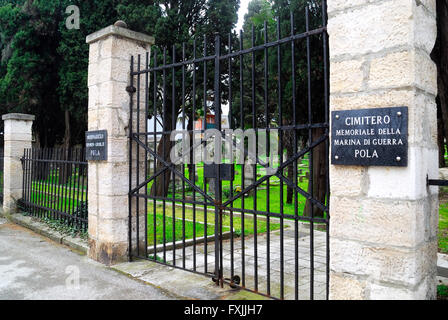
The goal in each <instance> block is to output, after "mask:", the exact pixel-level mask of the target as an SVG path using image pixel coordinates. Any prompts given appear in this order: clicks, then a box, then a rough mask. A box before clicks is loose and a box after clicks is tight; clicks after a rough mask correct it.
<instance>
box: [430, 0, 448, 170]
mask: <svg viewBox="0 0 448 320" xmlns="http://www.w3.org/2000/svg"><path fill="white" fill-rule="evenodd" d="M431 58H432V60H434V62H435V63H436V64H437V87H438V99H437V107H438V109H439V110H438V113H437V114H438V120H439V121H441V124H442V125H443V126H442V127H441V128H440V127H439V128H438V129H439V130H438V132H439V135H440V134H442V135H443V136H442V137H440V136H439V149H440V150H441V152H442V156H443V155H444V153H445V152H444V149H445V146H446V143H447V139H448V105H447V103H448V87H447V86H448V4H447V2H446V0H437V41H436V45H435V47H434V49H433V51H432V53H431ZM440 144H442V145H440ZM440 160H441V159H440ZM444 162H445V161H443V162H442V161H440V163H439V165H440V166H443V165H445V163H444Z"/></svg>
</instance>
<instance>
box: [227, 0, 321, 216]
mask: <svg viewBox="0 0 448 320" xmlns="http://www.w3.org/2000/svg"><path fill="white" fill-rule="evenodd" d="M306 8H307V9H308V12H309V14H308V22H309V25H308V27H309V29H310V30H313V29H316V28H318V27H321V26H322V22H323V21H322V7H321V1H318V0H298V1H288V0H274V1H267V0H253V1H251V2H250V3H249V6H248V13H247V14H246V16H245V23H244V26H243V29H244V34H243V39H244V45H245V47H248V46H250V45H252V42H253V43H254V45H260V44H262V43H263V42H264V41H265V39H264V38H265V34H267V37H268V39H267V41H273V40H276V39H277V38H284V37H287V36H290V35H291V32H293V33H295V34H298V33H303V32H305V31H306V14H305V13H306ZM291 13H292V15H293V23H294V28H293V30H292V28H291ZM264 21H266V27H267V30H266V31H265V30H264V27H265V23H264ZM277 26H278V28H277ZM252 30H253V31H252ZM252 38H253V39H252ZM322 44H323V38H322V35H315V36H312V37H310V38H309V49H310V73H308V68H307V67H308V59H307V50H308V43H307V40H306V39H301V40H298V41H295V43H294V45H295V56H294V58H295V68H294V70H293V68H292V64H291V61H292V59H291V58H292V50H291V45H290V44H288V45H282V46H279V47H278V48H277V47H274V49H269V50H268V63H267V65H268V81H267V82H268V84H267V93H268V94H267V102H265V96H264V92H265V86H266V84H265V80H264V53H263V52H262V51H260V52H258V53H256V54H255V68H252V67H251V64H252V61H251V60H252V59H251V57H247V58H246V59H245V60H244V64H245V66H244V75H243V78H244V79H245V80H244V86H243V87H244V90H243V93H244V96H243V98H242V99H243V106H244V107H243V117H242V118H241V119H242V121H243V122H244V124H242V126H247V125H250V126H253V125H257V126H261V127H266V126H269V125H271V126H278V125H283V126H288V125H292V124H293V119H294V111H295V119H296V124H306V123H308V121H309V116H310V113H309V111H308V109H309V106H311V118H312V123H313V124H315V123H323V122H324V120H325V95H324V94H323V92H324V79H325V77H326V75H325V74H324V68H323V59H324V52H323V45H322ZM279 54H280V55H279ZM279 57H280V59H278V58H279ZM279 60H280V64H279V62H278V61H279ZM252 71H254V73H255V77H254V81H252ZM292 72H294V75H295V86H294V85H293V76H292V75H293V73H292ZM308 80H309V81H308ZM252 86H253V87H254V90H253V91H252ZM235 89H236V90H235V91H236V92H237V94H236V98H235V99H236V103H234V104H233V105H234V110H233V114H234V115H237V114H240V113H241V112H240V111H239V108H240V107H239V106H240V103H239V102H240V101H239V100H240V97H239V92H238V88H235ZM308 90H309V91H310V95H309V94H308ZM293 93H295V96H296V101H295V105H293V99H292V95H293ZM253 94H254V96H253ZM279 97H280V98H279ZM252 101H253V102H254V106H255V111H252V107H253V106H252ZM280 106H281V113H282V114H281V117H280ZM265 109H267V112H266V111H265ZM254 114H256V115H257V117H256V119H255V121H253V120H254V119H253V115H254ZM266 114H267V117H268V118H267V119H266ZM237 118H238V117H237ZM280 118H281V119H280ZM324 133H325V130H324V129H321V128H314V129H312V130H311V133H310V132H309V131H308V130H301V131H297V132H296V139H294V137H295V134H294V131H293V130H284V131H282V132H281V134H280V138H281V147H282V149H283V150H281V152H282V154H283V151H286V155H287V159H290V158H291V157H293V156H294V155H295V154H296V153H297V152H298V151H299V149H302V148H303V147H305V146H306V144H310V143H311V141H315V140H316V139H318V138H320V137H321V136H322V135H323V134H324ZM325 151H326V148H325V144H324V143H322V144H320V145H318V146H316V147H315V148H313V150H312V151H311V152H310V154H312V158H313V174H312V177H310V178H312V179H313V186H312V190H311V185H310V186H309V189H308V192H309V193H310V194H312V195H313V198H315V199H317V200H318V201H320V202H322V203H325V201H326V194H325V193H326V176H325V175H326V161H327V160H326V157H325V156H326V152H325ZM287 175H288V177H289V179H290V180H291V181H294V166H293V164H291V165H290V166H288V168H287ZM293 195H294V190H293V188H290V187H288V188H287V202H288V203H292V201H293ZM311 207H313V211H314V215H315V216H322V215H323V212H322V211H321V210H320V209H319V208H318V207H317V206H311V203H310V202H309V201H308V200H307V202H306V206H305V214H307V215H311Z"/></svg>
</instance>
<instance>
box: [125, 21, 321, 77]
mask: <svg viewBox="0 0 448 320" xmlns="http://www.w3.org/2000/svg"><path fill="white" fill-rule="evenodd" d="M326 31H327V27H322V28H318V29H314V30H312V31H308V32H304V33H301V34H297V35H294V36H289V37H285V38H282V39H280V40H276V41H272V42H269V43H266V44H262V45H258V46H254V47H252V48H249V49H244V50H239V51H236V52H232V53H228V54H224V55H220V56H219V60H227V59H229V58H235V57H238V56H241V55H245V54H249V53H252V52H254V51H260V50H264V49H267V48H271V47H276V46H279V45H281V44H285V43H288V42H292V41H295V40H300V39H303V38H307V37H311V36H315V35H321V34H322V33H323V32H326ZM215 59H216V55H210V56H206V57H200V58H195V59H190V60H185V61H181V62H176V63H171V64H166V65H165V64H164V65H163V66H158V67H153V68H147V69H142V70H139V71H133V72H131V76H136V75H139V74H145V73H148V72H154V71H163V70H166V69H172V68H179V67H182V66H185V65H189V64H198V63H201V62H207V61H214V60H215Z"/></svg>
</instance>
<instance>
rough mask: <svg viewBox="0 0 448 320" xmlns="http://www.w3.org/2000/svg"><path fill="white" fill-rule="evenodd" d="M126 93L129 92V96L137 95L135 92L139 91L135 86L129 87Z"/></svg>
mask: <svg viewBox="0 0 448 320" xmlns="http://www.w3.org/2000/svg"><path fill="white" fill-rule="evenodd" d="M126 91H127V92H128V93H129V94H132V93H135V92H136V91H137V89H136V88H135V87H134V86H127V87H126Z"/></svg>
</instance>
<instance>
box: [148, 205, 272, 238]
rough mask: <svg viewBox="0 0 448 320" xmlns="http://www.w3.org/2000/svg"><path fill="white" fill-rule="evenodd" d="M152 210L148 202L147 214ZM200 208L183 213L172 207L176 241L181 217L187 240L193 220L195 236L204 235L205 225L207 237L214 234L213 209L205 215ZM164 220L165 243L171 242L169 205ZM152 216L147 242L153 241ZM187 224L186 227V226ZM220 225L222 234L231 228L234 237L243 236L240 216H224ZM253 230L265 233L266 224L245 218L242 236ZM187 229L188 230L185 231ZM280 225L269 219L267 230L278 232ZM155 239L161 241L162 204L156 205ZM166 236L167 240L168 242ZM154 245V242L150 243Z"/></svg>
mask: <svg viewBox="0 0 448 320" xmlns="http://www.w3.org/2000/svg"><path fill="white" fill-rule="evenodd" d="M152 208H153V203H152V202H150V203H149V204H148V212H150V211H151V210H152ZM201 209H203V206H202V207H199V206H198V207H197V210H196V212H195V211H194V210H193V209H191V208H187V207H186V208H185V213H183V209H182V207H178V206H174V219H175V220H176V227H175V234H176V240H180V239H182V236H183V229H182V217H183V215H185V219H186V220H187V221H186V234H187V233H188V235H190V237H187V239H191V238H192V237H193V222H192V221H193V220H195V221H196V222H200V223H196V236H197V237H201V236H203V235H204V233H205V232H204V229H205V224H207V235H212V234H214V223H215V211H214V207H208V208H207V214H205V212H204V211H203V210H201ZM165 219H166V222H165V223H166V232H167V234H166V237H167V240H166V241H167V242H171V241H172V234H173V231H172V230H173V224H172V221H173V207H172V206H171V205H168V204H167V205H166V207H165ZM153 221H154V216H153V215H152V214H149V213H148V242H150V241H153V239H154V222H153ZM168 224H169V226H168ZM187 224H188V226H187ZM222 225H223V232H226V231H230V230H231V229H230V227H232V228H233V230H234V232H235V236H240V235H242V234H243V219H242V217H241V216H240V215H234V216H233V219H231V217H230V214H224V215H223V217H222ZM255 228H256V232H257V234H260V233H265V232H266V231H267V228H268V222H267V221H265V220H262V219H257V223H256V224H255V221H254V219H253V218H252V217H245V219H244V234H245V235H246V236H248V235H253V234H254V233H255ZM187 229H188V230H187ZM279 229H280V223H279V220H278V219H271V221H270V222H269V230H270V231H274V230H279ZM156 232H157V234H156V237H157V243H161V242H159V241H160V240H161V239H163V204H156ZM168 236H169V239H171V240H168ZM151 243H154V242H151Z"/></svg>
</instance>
